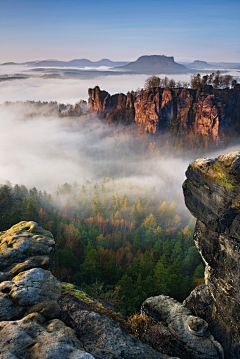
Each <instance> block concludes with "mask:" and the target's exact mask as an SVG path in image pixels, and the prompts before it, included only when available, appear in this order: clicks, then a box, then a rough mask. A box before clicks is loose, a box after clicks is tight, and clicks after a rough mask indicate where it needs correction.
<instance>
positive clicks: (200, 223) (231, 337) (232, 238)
mask: <svg viewBox="0 0 240 359" xmlns="http://www.w3.org/2000/svg"><path fill="white" fill-rule="evenodd" d="M186 176H187V180H186V181H185V182H184V184H183V190H184V196H185V202H186V205H187V207H188V209H189V210H190V212H191V213H192V214H193V215H194V216H195V217H196V218H197V223H196V227H195V233H194V239H195V243H196V245H197V247H198V250H199V252H200V254H201V256H202V258H203V260H204V262H205V264H206V269H205V284H202V285H200V286H199V287H197V288H196V289H195V290H194V291H193V292H192V293H191V294H190V296H189V297H188V298H187V299H186V300H185V302H184V305H185V306H187V307H188V308H189V309H190V310H191V311H192V312H193V313H194V315H198V316H200V317H201V318H203V319H205V320H206V321H207V322H208V323H209V328H210V330H211V332H212V333H213V335H214V336H215V338H216V340H218V341H219V342H220V343H221V344H222V346H223V348H224V352H225V357H226V358H227V359H237V358H240V281H239V278H240V272H239V271H240V266H239V262H240V151H238V152H231V153H229V154H227V155H222V156H219V157H218V158H217V159H200V160H196V161H195V162H193V163H191V164H190V165H189V167H188V169H187V172H186Z"/></svg>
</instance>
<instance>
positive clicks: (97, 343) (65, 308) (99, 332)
mask: <svg viewBox="0 0 240 359" xmlns="http://www.w3.org/2000/svg"><path fill="white" fill-rule="evenodd" d="M67 287H68V288H67V290H65V291H64V292H65V294H64V295H63V296H62V297H61V299H60V306H61V313H60V318H61V319H62V320H63V321H64V322H65V323H66V324H67V325H68V326H70V327H71V328H73V329H74V330H75V331H76V333H77V336H78V337H79V338H80V340H81V342H82V344H83V346H84V348H85V350H87V351H88V352H90V353H92V354H93V355H94V357H95V358H96V359H103V358H106V359H108V358H109V359H110V358H111V359H120V358H121V359H139V358H142V359H145V358H146V359H147V358H149V359H150V358H151V359H179V357H178V356H177V357H169V356H167V355H164V354H162V353H159V352H158V351H157V350H154V349H153V348H152V347H151V346H149V345H147V344H144V343H142V342H141V341H140V340H139V339H137V338H136V337H135V336H133V335H130V334H128V333H127V331H126V330H125V328H124V324H126V322H125V321H124V320H123V319H122V317H121V315H120V313H115V312H113V311H112V310H110V309H107V308H105V307H104V306H103V305H102V304H100V303H98V302H96V301H93V300H92V299H91V298H89V297H88V296H87V295H86V294H85V293H83V292H81V291H79V290H76V289H74V288H73V287H74V286H73V285H72V286H71V285H67ZM64 288H66V287H65V285H64ZM69 288H70V290H69ZM68 293H69V294H68Z"/></svg>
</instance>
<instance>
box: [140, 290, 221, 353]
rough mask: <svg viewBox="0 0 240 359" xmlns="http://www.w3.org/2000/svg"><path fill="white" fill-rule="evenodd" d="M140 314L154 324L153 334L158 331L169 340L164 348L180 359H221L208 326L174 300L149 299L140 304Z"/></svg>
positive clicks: (216, 343)
mask: <svg viewBox="0 0 240 359" xmlns="http://www.w3.org/2000/svg"><path fill="white" fill-rule="evenodd" d="M141 312H142V313H143V314H145V315H148V316H150V317H151V318H152V319H153V320H154V321H155V322H156V323H157V326H156V328H155V329H156V331H157V329H158V330H160V331H161V332H162V333H163V335H164V336H165V337H166V336H167V337H168V338H169V340H168V343H167V344H168V346H169V347H170V349H171V352H173V354H175V355H176V353H178V355H179V356H180V358H188V359H223V358H224V353H223V349H222V347H221V345H220V344H219V343H218V342H217V341H216V340H215V339H214V337H213V336H212V335H211V333H210V332H209V330H208V323H207V322H206V321H205V320H203V319H201V318H199V317H196V316H193V315H192V313H191V311H190V310H189V309H187V308H186V307H185V306H183V305H182V304H180V303H179V302H177V301H176V300H174V299H173V298H170V297H167V296H164V295H160V296H157V297H151V298H148V299H147V300H146V301H145V302H144V303H143V304H142V308H141ZM159 324H160V325H159ZM146 339H148V340H149V339H150V338H146ZM163 344H165V343H164V342H163ZM159 347H160V348H161V343H160V345H159Z"/></svg>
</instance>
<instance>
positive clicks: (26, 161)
mask: <svg viewBox="0 0 240 359" xmlns="http://www.w3.org/2000/svg"><path fill="white" fill-rule="evenodd" d="M122 76H125V75H122ZM131 76H133V77H131ZM131 76H129V78H128V81H129V83H128V86H130V85H129V84H130V83H131V84H132V86H134V88H137V86H139V85H140V83H139V82H141V83H142V84H143V83H144V81H145V80H146V78H147V76H145V75H140V79H139V78H138V79H137V82H136V83H135V82H134V84H133V82H131V80H132V79H134V76H135V75H131ZM138 76H139V75H138ZM179 76H181V75H179ZM119 78H120V77H119ZM113 80H114V78H111V80H110V83H111V85H110V88H111V86H113ZM12 81H13V82H11V81H8V83H7V87H6V91H7V92H6V93H9V92H11V98H10V99H11V100H14V101H13V102H5V101H6V97H7V96H8V95H4V96H3V99H4V101H2V104H1V105H0V121H1V133H0V153H1V154H2V155H1V158H0V184H1V188H0V211H1V213H2V214H1V217H0V230H1V231H3V230H6V229H7V228H10V227H11V226H12V225H13V224H15V223H17V222H19V221H21V220H25V221H29V220H34V221H36V222H38V223H39V224H40V225H41V226H43V227H44V228H45V229H47V230H50V231H51V232H52V233H53V235H54V238H55V240H56V252H55V260H54V266H53V273H54V275H56V277H57V278H59V279H60V280H62V281H68V282H71V283H75V284H77V285H79V286H81V288H83V289H84V290H86V291H87V292H88V293H89V294H91V295H92V296H93V297H94V296H95V297H98V298H101V299H102V300H104V301H106V302H108V303H110V304H112V305H115V306H117V307H118V308H120V310H121V311H122V312H123V313H124V314H132V313H134V312H136V311H138V310H139V309H140V305H141V303H142V302H143V301H144V300H145V299H146V298H147V297H149V296H152V295H157V294H159V293H162V294H168V295H170V296H172V297H174V298H175V299H177V300H179V301H182V300H183V299H184V298H185V297H186V296H187V295H188V294H189V293H190V291H191V290H192V289H193V288H194V287H195V286H196V285H198V284H200V283H201V282H202V281H203V272H204V264H203V262H202V259H201V257H200V255H199V253H198V251H197V248H196V247H195V244H194V241H193V227H194V223H195V220H194V219H193V217H192V216H191V215H190V213H189V212H188V210H187V209H186V207H185V204H184V200H183V195H182V183H183V181H184V179H185V175H184V173H185V171H186V169H187V167H188V164H189V163H190V162H191V161H193V160H195V159H196V158H198V157H216V156H218V155H219V154H221V153H222V152H223V149H224V151H225V152H227V151H230V150H236V149H238V148H237V147H238V146H237V141H238V138H237V137H236V134H235V135H234V141H235V142H234V141H232V142H231V141H229V140H228V141H225V142H222V143H217V144H216V143H211V141H210V142H209V146H208V145H206V140H205V139H204V138H200V137H198V139H197V137H194V139H193V140H191V141H192V142H191V143H192V146H191V147H188V145H187V144H188V142H186V143H185V145H183V144H182V142H184V139H183V140H181V143H180V142H179V141H178V137H177V136H176V134H174V133H170V132H169V133H167V132H164V133H160V134H159V133H156V134H153V133H151V132H150V133H146V131H144V129H143V127H142V126H141V124H138V123H131V124H128V125H127V124H125V123H122V122H116V123H108V122H107V120H106V118H104V116H102V115H101V114H99V113H97V112H96V111H89V110H88V108H87V103H86V101H80V102H78V103H77V104H76V105H73V106H71V105H66V103H68V102H69V93H68V91H67V90H66V87H65V84H66V83H65V81H69V80H54V81H59V83H58V84H59V85H58V86H57V88H55V85H54V87H52V82H51V80H49V79H48V80H44V81H47V82H46V83H45V85H44V86H43V87H42V86H41V85H39V83H38V82H37V81H36V82H35V85H32V82H31V81H32V79H24V80H12ZM34 81H35V80H34ZM41 81H42V80H41ZM94 81H96V79H95V80H94ZM104 81H107V80H106V79H104ZM121 81H123V82H124V81H125V80H124V77H123V78H122V80H120V83H121ZM95 83H96V82H95ZM78 84H80V80H78ZM83 84H84V85H85V82H83ZM83 84H82V85H81V84H80V85H79V91H78V88H77V86H76V87H74V96H72V95H70V97H71V96H72V97H71V99H73V98H74V100H76V99H78V100H79V97H78V92H79V93H81V91H83V88H82V87H81V86H83ZM117 85H118V84H114V86H115V87H116V86H117ZM125 85H126V84H125ZM31 86H33V90H31ZM48 86H49V87H48ZM70 86H71V84H70ZM114 86H113V87H114ZM120 89H121V86H120ZM129 89H130V90H131V87H130V88H129ZM55 90H56V99H57V100H58V101H63V102H65V104H59V103H57V102H55V98H54V96H55ZM31 91H32V94H33V95H32V97H29V96H30V93H31ZM85 91H86V93H87V88H85ZM110 92H111V91H110ZM111 93H112V92H111ZM59 94H61V96H59ZM37 96H39V97H38V98H39V99H41V100H43V99H44V100H45V101H46V100H47V102H40V101H39V102H38V101H36V100H37ZM64 96H66V101H64V100H63V98H64ZM33 99H34V100H35V102H34V101H32V100H33ZM84 99H86V96H85V97H84ZM17 100H18V101H17ZM72 103H74V101H72ZM189 143H190V142H189Z"/></svg>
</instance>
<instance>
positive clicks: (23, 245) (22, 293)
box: [0, 222, 94, 359]
mask: <svg viewBox="0 0 240 359" xmlns="http://www.w3.org/2000/svg"><path fill="white" fill-rule="evenodd" d="M53 245H54V240H53V237H52V234H51V233H50V232H48V231H45V230H43V229H42V228H41V227H40V226H39V225H38V224H37V223H35V222H20V223H19V224H17V225H15V226H13V227H12V228H10V229H9V230H8V231H5V232H2V233H0V270H1V279H0V282H1V283H0V320H1V321H0V332H1V335H0V358H1V359H17V358H24V359H25V358H29V359H32V358H37V359H52V358H58V359H78V358H79V359H80V358H81V359H91V358H92V359H94V357H93V356H92V355H91V354H88V353H86V352H85V350H84V349H83V345H82V343H81V342H80V341H79V340H78V339H77V337H76V335H75V332H74V331H73V330H72V329H70V328H68V327H66V325H65V324H64V323H63V322H62V321H61V320H59V319H57V316H58V315H59V313H60V306H59V304H58V299H59V298H60V296H61V284H60V283H59V282H58V280H57V279H56V278H55V277H54V276H53V275H52V273H51V272H50V271H49V270H46V269H48V268H49V266H50V263H51V258H52V255H53V248H54V247H53ZM43 268H44V269H43ZM6 279H7V280H6Z"/></svg>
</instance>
